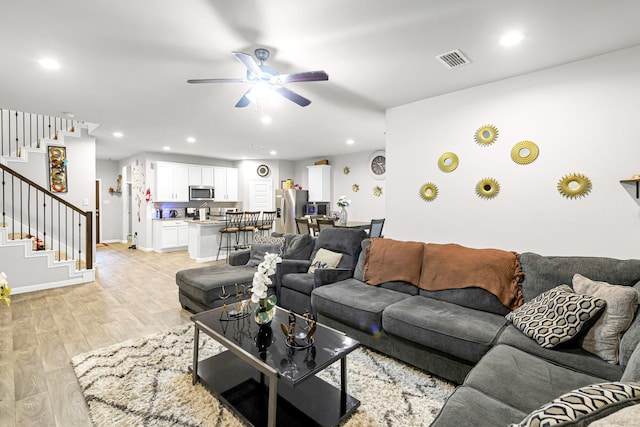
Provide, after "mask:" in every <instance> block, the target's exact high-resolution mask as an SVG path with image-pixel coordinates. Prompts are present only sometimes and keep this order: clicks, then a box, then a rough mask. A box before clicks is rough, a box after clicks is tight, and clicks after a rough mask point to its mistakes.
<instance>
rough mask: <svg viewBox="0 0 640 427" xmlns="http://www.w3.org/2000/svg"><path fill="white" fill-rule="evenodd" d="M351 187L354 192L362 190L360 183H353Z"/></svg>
mask: <svg viewBox="0 0 640 427" xmlns="http://www.w3.org/2000/svg"><path fill="white" fill-rule="evenodd" d="M351 189H352V190H353V192H354V193H357V192H358V191H360V186H359V185H358V184H353V185H352V186H351Z"/></svg>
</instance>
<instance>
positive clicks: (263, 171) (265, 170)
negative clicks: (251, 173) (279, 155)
mask: <svg viewBox="0 0 640 427" xmlns="http://www.w3.org/2000/svg"><path fill="white" fill-rule="evenodd" d="M257 172H258V176H261V177H263V178H264V177H265V176H267V175H269V166H267V165H260V166H258V171H257Z"/></svg>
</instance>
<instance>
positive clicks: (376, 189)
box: [373, 185, 382, 197]
mask: <svg viewBox="0 0 640 427" xmlns="http://www.w3.org/2000/svg"><path fill="white" fill-rule="evenodd" d="M373 195H374V196H376V197H380V196H382V187H380V186H379V185H376V186H375V187H373Z"/></svg>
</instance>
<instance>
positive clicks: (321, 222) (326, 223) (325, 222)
mask: <svg viewBox="0 0 640 427" xmlns="http://www.w3.org/2000/svg"><path fill="white" fill-rule="evenodd" d="M317 221H318V233H320V232H321V231H322V230H324V229H326V228H333V227H335V226H336V225H335V223H334V222H333V220H332V219H324V218H318V220H317Z"/></svg>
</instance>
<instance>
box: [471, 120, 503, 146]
mask: <svg viewBox="0 0 640 427" xmlns="http://www.w3.org/2000/svg"><path fill="white" fill-rule="evenodd" d="M497 139H498V128H496V127H495V126H494V125H484V126H482V127H480V128H479V129H478V130H477V131H476V134H475V140H476V142H477V143H478V144H480V145H483V146H487V145H491V144H493V143H494V142H496V140H497Z"/></svg>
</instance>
